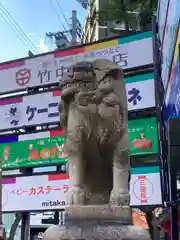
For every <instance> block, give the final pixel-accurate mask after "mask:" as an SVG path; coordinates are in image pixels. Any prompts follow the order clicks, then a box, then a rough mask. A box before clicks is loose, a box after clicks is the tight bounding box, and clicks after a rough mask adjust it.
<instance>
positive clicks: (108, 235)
mask: <svg viewBox="0 0 180 240" xmlns="http://www.w3.org/2000/svg"><path fill="white" fill-rule="evenodd" d="M130 224H131V209H130V208H129V207H125V206H111V205H100V206H68V207H67V208H66V222H65V226H53V227H51V228H49V229H48V230H47V231H46V232H45V234H44V240H57V239H63V240H68V239H74V240H75V239H77V240H80V239H82V240H83V239H86V240H88V239H89V240H93V239H96V240H101V239H113V240H116V239H120V240H121V239H122V240H141V239H143V240H150V238H149V234H148V232H147V231H145V230H143V229H141V228H138V227H134V226H130Z"/></svg>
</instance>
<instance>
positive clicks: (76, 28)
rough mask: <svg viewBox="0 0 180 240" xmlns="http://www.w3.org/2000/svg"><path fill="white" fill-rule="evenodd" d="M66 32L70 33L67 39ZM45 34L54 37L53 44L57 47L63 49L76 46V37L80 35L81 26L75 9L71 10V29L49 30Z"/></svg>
mask: <svg viewBox="0 0 180 240" xmlns="http://www.w3.org/2000/svg"><path fill="white" fill-rule="evenodd" d="M69 33H70V34H69ZM67 34H69V35H71V39H70V40H68V37H67ZM46 36H47V37H49V38H51V39H52V38H53V39H55V44H56V46H57V48H58V49H64V48H67V47H69V46H76V45H77V43H78V40H77V37H79V38H81V37H82V27H81V24H80V22H79V21H78V19H77V12H76V10H72V16H71V29H67V30H66V31H58V32H49V33H46Z"/></svg>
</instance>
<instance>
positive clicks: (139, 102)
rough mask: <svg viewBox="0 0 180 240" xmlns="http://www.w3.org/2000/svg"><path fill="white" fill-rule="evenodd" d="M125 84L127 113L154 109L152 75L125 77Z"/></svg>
mask: <svg viewBox="0 0 180 240" xmlns="http://www.w3.org/2000/svg"><path fill="white" fill-rule="evenodd" d="M125 83H126V92H127V98H128V110H129V111H132V110H140V109H144V108H151V107H155V90H154V74H153V73H149V74H142V75H136V76H134V77H127V78H125ZM149 89H151V91H149Z"/></svg>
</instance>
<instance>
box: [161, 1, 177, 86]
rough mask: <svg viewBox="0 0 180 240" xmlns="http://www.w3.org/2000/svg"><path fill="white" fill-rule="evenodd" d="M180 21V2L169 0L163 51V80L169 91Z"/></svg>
mask: <svg viewBox="0 0 180 240" xmlns="http://www.w3.org/2000/svg"><path fill="white" fill-rule="evenodd" d="M162 2H164V1H162ZM165 2H166V1H165ZM160 4H161V3H160ZM165 6H167V2H166V3H165ZM164 17H165V16H164ZM179 20H180V0H169V3H168V14H167V20H166V25H165V32H164V39H163V43H162V50H161V51H162V59H161V62H162V66H161V68H162V71H161V78H162V81H163V85H164V88H165V89H167V85H168V82H169V73H170V71H171V63H172V58H173V52H174V46H175V44H176V35H177V30H178V26H179ZM160 33H161V31H160Z"/></svg>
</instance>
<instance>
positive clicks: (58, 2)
mask: <svg viewBox="0 0 180 240" xmlns="http://www.w3.org/2000/svg"><path fill="white" fill-rule="evenodd" d="M56 2H57V4H58V7H59V10H60V11H61V13H62V15H63V17H64V20H65V22H66V24H67V25H68V27H69V26H70V24H69V22H68V20H67V17H66V16H65V15H64V12H63V10H62V7H61V4H60V0H56Z"/></svg>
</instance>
